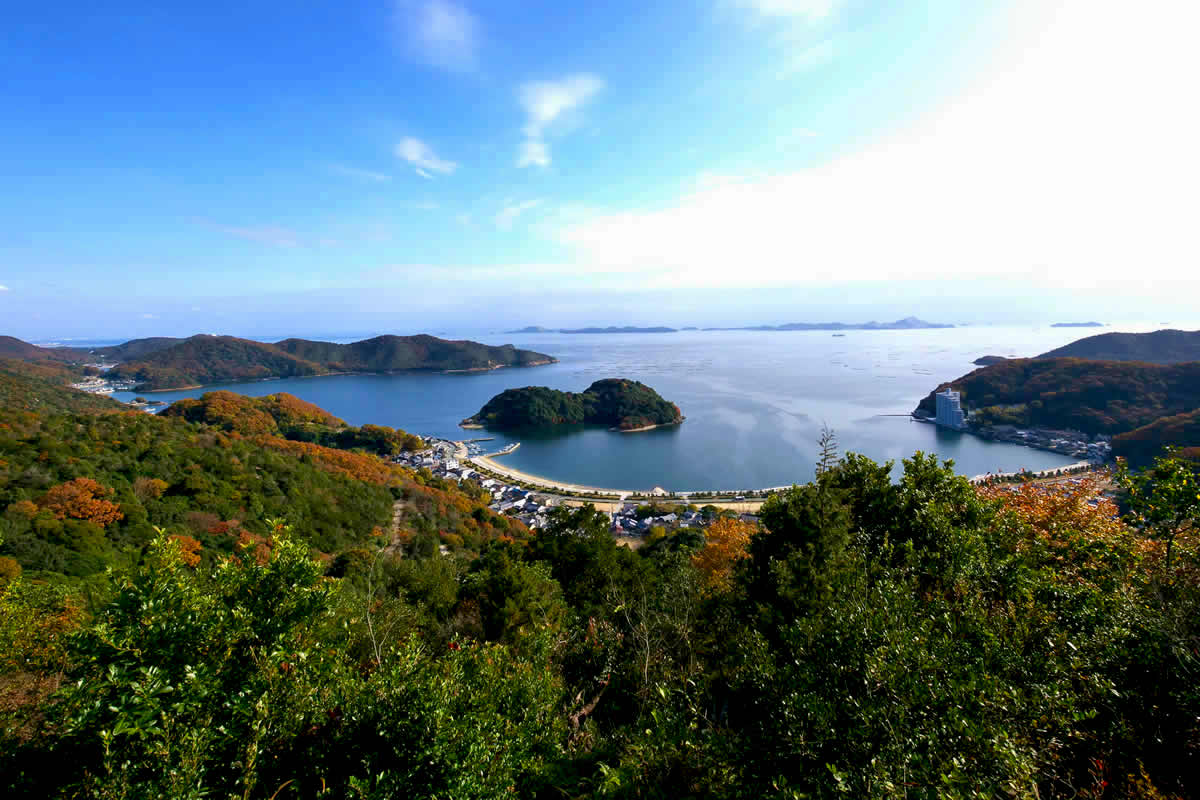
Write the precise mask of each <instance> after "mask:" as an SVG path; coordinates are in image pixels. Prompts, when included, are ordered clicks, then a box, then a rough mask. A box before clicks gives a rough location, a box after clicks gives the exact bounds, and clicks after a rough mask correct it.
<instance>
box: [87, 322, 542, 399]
mask: <svg viewBox="0 0 1200 800" xmlns="http://www.w3.org/2000/svg"><path fill="white" fill-rule="evenodd" d="M159 341H160V342H163V343H164V346H162V347H160V348H157V349H153V350H149V351H142V352H140V354H139V355H138V356H137V357H136V358H134V359H133V360H130V361H125V362H122V363H120V364H118V365H117V366H116V367H115V368H113V369H112V370H111V371H110V372H109V376H110V377H111V378H112V379H114V380H127V381H132V382H134V383H136V384H137V389H138V390H139V391H158V390H164V389H177V388H185V387H194V386H205V385H208V384H213V383H222V382H227V381H244V380H259V379H265V378H291V377H302V376H309V375H328V374H331V373H344V372H360V373H361V372H375V373H387V372H400V371H406V370H438V371H443V372H473V371H481V370H489V369H497V368H499V367H533V366H539V365H542V364H550V363H553V362H554V361H555V359H554V358H553V357H552V356H548V355H545V354H543V353H535V352H533V351H531V350H519V349H517V348H516V347H514V346H512V345H510V344H506V345H503V346H499V347H494V346H490V345H484V344H480V343H478V342H470V341H448V340H445V339H438V338H436V337H433V336H425V335H419V336H377V337H375V338H373V339H365V340H363V341H360V342H353V343H351V344H335V343H332V342H315V341H308V340H305V339H285V340H284V341H281V342H276V343H274V344H267V343H264V342H256V341H252V340H249V339H239V338H236V337H233V336H207V335H200V336H193V337H190V338H188V339H183V340H181V341H171V340H159ZM132 344H133V343H132V342H131V343H127V344H126V345H122V347H123V348H125V349H126V351H129V350H130V345H132Z"/></svg>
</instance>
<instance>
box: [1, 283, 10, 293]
mask: <svg viewBox="0 0 1200 800" xmlns="http://www.w3.org/2000/svg"><path fill="white" fill-rule="evenodd" d="M7 291H9V288H8V287H7V286H5V285H4V284H3V283H0V292H7Z"/></svg>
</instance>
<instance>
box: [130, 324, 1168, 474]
mask: <svg viewBox="0 0 1200 800" xmlns="http://www.w3.org/2000/svg"><path fill="white" fill-rule="evenodd" d="M1155 327H1159V326H1122V327H1121V330H1149V329H1152V328H1155ZM1102 332H1104V329H1067V328H1052V327H1048V326H1030V327H991V326H987V327H984V326H978V327H977V326H970V327H961V328H948V329H930V330H912V331H846V332H845V333H844V335H842V336H834V335H833V334H832V333H831V332H829V331H681V332H678V333H666V334H553V333H537V334H484V335H479V334H477V335H475V336H473V337H472V338H477V339H478V340H481V341H485V342H487V343H488V344H503V343H506V342H511V343H513V344H515V345H516V346H517V347H522V348H527V349H531V350H536V351H538V352H542V353H547V354H550V355H553V356H554V357H556V358H558V359H559V363H557V364H552V365H549V366H543V367H530V368H508V369H499V370H494V371H491V372H484V373H467V374H449V375H447V374H437V373H421V372H413V373H403V374H394V375H340V376H329V377H319V378H295V379H283V380H272V381H258V382H251V383H235V384H227V385H222V386H210V387H205V388H204V389H194V390H186V391H178V392H160V393H155V394H153V395H149V396H150V397H151V398H152V399H158V400H164V401H168V402H170V401H173V400H175V399H178V398H180V397H194V396H198V395H200V394H202V393H203V392H205V391H211V390H213V389H217V388H223V389H229V390H231V391H235V392H240V393H242V394H246V395H251V396H261V395H266V394H273V393H275V392H290V393H291V394H294V395H296V396H297V397H300V398H302V399H304V400H307V401H309V402H312V403H315V404H316V405H318V406H320V407H322V408H324V409H326V410H328V411H330V412H331V413H333V414H335V415H337V416H338V417H341V418H342V419H344V420H346V421H347V422H349V423H350V424H353V425H362V424H364V423H375V424H380V425H389V426H393V427H398V428H403V429H404V430H407V431H410V432H412V433H418V434H422V435H426V436H437V437H440V438H446V439H470V438H475V437H482V436H493V437H495V440H494V441H492V442H488V443H486V445H485V447H486V448H487V451H488V452H492V451H495V450H499V449H500V448H501V447H503V446H505V445H506V444H508V443H510V442H514V441H519V442H520V443H521V447H520V448H519V449H517V450H516V451H514V452H513V453H511V454H509V455H506V456H504V457H503V463H505V464H507V465H509V466H511V467H513V468H515V469H519V470H521V471H524V472H528V473H532V474H535V475H542V476H546V477H550V478H554V479H556V480H560V481H566V482H571V483H576V484H586V485H590V486H599V487H607V488H616V489H627V490H629V489H632V490H645V489H650V488H653V487H656V486H657V487H662V488H665V489H667V490H672V491H701V490H707V489H733V490H736V489H751V488H760V487H771V486H782V485H788V484H791V483H796V482H804V481H807V480H809V479H811V477H812V475H813V467H814V463H815V459H816V450H817V447H816V441H817V437H818V436H819V435H820V432H821V428H822V426H823V425H828V426H829V427H830V428H831V429H832V430H833V431H834V432H835V434H836V436H837V439H838V443H839V446H840V448H841V450H842V451H843V452H846V451H853V452H857V453H862V454H864V455H867V456H869V457H871V458H873V459H876V460H877V461H888V460H892V461H895V462H897V466H896V471H897V472H896V474H898V472H899V469H900V467H899V461H900V459H903V458H907V457H910V456H911V455H912V454H913V453H914V452H915V451H918V450H921V451H924V452H927V453H936V454H937V455H938V456H939V457H940V458H943V459H952V460H953V461H954V468H955V469H956V470H957V471H958V472H959V473H960V474H963V475H967V476H974V475H980V474H983V473H986V472H1009V471H1014V470H1018V469H1022V468H1025V469H1030V470H1040V469H1049V468H1055V467H1059V466H1064V465H1066V464H1068V463H1072V462H1073V461H1074V460H1075V459H1071V458H1068V457H1065V456H1059V455H1057V454H1054V453H1049V452H1044V451H1038V450H1033V449H1030V448H1026V447H1021V446H1019V445H1012V444H1006V443H1001V442H988V441H984V440H982V439H979V438H977V437H974V436H971V435H970V434H964V433H958V432H954V431H949V430H944V429H941V428H937V427H936V426H933V425H929V424H925V423H920V422H915V421H913V420H911V419H910V418H908V416H907V415H908V413H909V412H911V411H912V410H913V409H914V408H915V407H916V405H917V403H918V402H919V401H920V400H921V398H922V397H924V396H925V395H926V394H928V393H929V392H930V391H931V390H933V389H934V388H936V387H937V385H938V384H939V383H942V382H943V381H948V380H952V379H954V378H957V377H959V376H961V375H963V374H965V373H967V372H970V371H971V370H972V369H975V366H974V365H973V364H972V363H971V362H972V361H973V360H974V359H975V358H978V357H979V356H982V355H986V354H992V355H1002V356H1010V357H1011V356H1016V357H1023V356H1032V355H1037V354H1039V353H1042V352H1045V351H1047V350H1050V349H1053V348H1055V347H1059V346H1061V345H1063V344H1066V343H1068V342H1071V341H1074V340H1075V339H1078V338H1081V337H1083V336H1087V335H1091V334H1093V333H1102ZM616 377H621V378H631V379H634V380H639V381H641V382H643V383H645V384H647V385H648V386H650V387H651V388H653V389H655V390H656V391H658V392H659V394H661V395H662V396H663V397H664V398H666V399H668V400H670V401H672V402H674V403H676V404H678V405H679V407H680V408H681V409H682V410H683V413H684V415H685V416H686V417H687V420H686V421H685V422H684V423H683V424H682V425H679V426H675V427H668V428H660V429H656V430H652V431H646V432H642V433H628V434H625V433H615V432H610V431H608V430H606V429H603V428H592V427H589V428H570V429H566V430H561V431H555V432H543V433H538V434H530V433H521V434H506V433H501V432H493V431H486V432H485V431H466V430H463V429H461V428H459V427H458V422H459V421H460V420H462V419H464V418H466V417H469V416H471V415H472V414H474V413H475V412H477V411H478V410H479V409H480V407H482V406H483V405H484V403H486V402H487V401H488V400H489V399H490V398H491V397H492V396H493V395H496V394H498V393H499V392H501V391H503V390H504V389H508V388H514V387H520V386H531V385H533V386H549V387H551V388H554V389H562V390H566V391H582V390H584V389H586V388H587V387H588V385H589V384H591V383H592V382H593V381H595V380H599V379H601V378H616ZM114 396H116V397H117V398H118V399H122V400H129V399H131V398H132V396H133V395H132V394H131V393H127V392H121V393H117V394H116V395H114Z"/></svg>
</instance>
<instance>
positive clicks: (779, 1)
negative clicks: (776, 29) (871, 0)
mask: <svg viewBox="0 0 1200 800" xmlns="http://www.w3.org/2000/svg"><path fill="white" fill-rule="evenodd" d="M733 3H734V5H736V6H737V7H738V8H741V9H743V10H745V11H749V12H752V13H753V14H755V15H757V16H760V17H784V18H800V19H805V20H808V21H810V22H818V21H820V20H823V19H826V18H828V17H830V16H832V15H833V12H834V11H835V10H837V8H838V6H840V5H841V4H842V0H733Z"/></svg>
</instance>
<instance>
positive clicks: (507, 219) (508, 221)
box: [496, 200, 542, 231]
mask: <svg viewBox="0 0 1200 800" xmlns="http://www.w3.org/2000/svg"><path fill="white" fill-rule="evenodd" d="M541 204H542V201H541V200H526V201H525V202H523V203H509V204H507V205H506V206H504V208H502V209H500V213H498V214H496V227H497V228H499V229H500V230H502V231H507V230H510V229H511V228H512V226H513V223H515V222H516V221H517V217H519V216H521V215H522V214H524V213H525V212H526V211H529V210H531V209H534V208H537V207H538V206H540V205H541Z"/></svg>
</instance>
